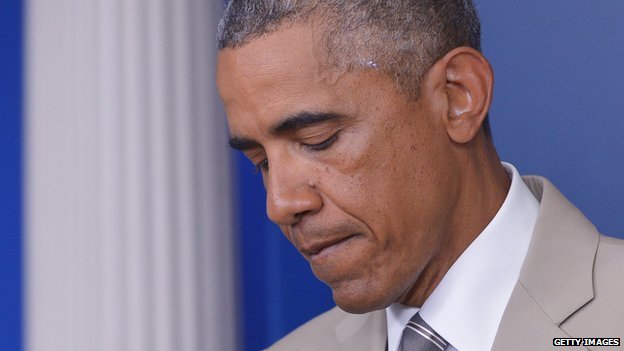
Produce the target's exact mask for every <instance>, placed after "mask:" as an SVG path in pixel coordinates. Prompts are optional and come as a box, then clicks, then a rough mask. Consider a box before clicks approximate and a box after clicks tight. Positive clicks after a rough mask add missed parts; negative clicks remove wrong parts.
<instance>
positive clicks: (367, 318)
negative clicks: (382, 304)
mask: <svg viewBox="0 0 624 351" xmlns="http://www.w3.org/2000/svg"><path fill="white" fill-rule="evenodd" d="M386 328H387V327H386V311H385V310H377V311H373V312H371V313H367V314H364V315H349V316H348V317H347V318H345V319H344V320H343V321H341V322H340V323H339V324H338V325H336V328H335V330H336V339H337V340H338V343H339V344H340V350H362V351H369V350H370V351H380V350H384V347H385V344H386V334H387V329H386Z"/></svg>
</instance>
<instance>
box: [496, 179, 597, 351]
mask: <svg viewBox="0 0 624 351" xmlns="http://www.w3.org/2000/svg"><path fill="white" fill-rule="evenodd" d="M524 181H525V183H526V184H527V186H528V187H529V188H530V189H531V191H532V192H533V194H534V195H535V196H536V197H537V199H538V200H540V209H539V214H538V217H537V221H536V223H535V227H534V230H533V238H532V239H531V244H530V246H529V251H528V253H527V257H526V258H525V260H524V263H523V266H522V270H521V272H520V278H519V280H518V283H517V284H516V286H515V288H514V291H513V293H512V295H511V298H510V300H509V303H508V305H507V307H506V309H505V313H504V314H503V318H502V320H501V323H500V325H499V329H498V333H497V335H496V339H495V341H494V346H493V348H492V349H493V350H520V349H524V350H542V349H551V348H552V347H553V346H552V338H554V337H568V335H567V334H565V332H564V331H562V330H561V329H560V328H559V326H560V325H561V323H563V322H564V321H565V320H566V319H567V318H568V317H569V316H570V315H572V314H573V313H574V312H576V311H577V310H578V309H579V308H581V307H582V306H583V305H585V304H586V303H588V302H589V301H591V300H592V299H593V297H594V292H593V291H594V290H593V273H592V272H593V264H594V257H595V255H596V250H597V247H598V238H599V235H598V232H597V231H596V228H595V227H594V226H593V225H592V224H591V223H590V222H589V221H588V220H587V219H586V218H585V217H584V216H583V214H582V213H581V212H580V211H579V210H578V209H576V208H575V207H574V206H573V205H572V204H570V203H569V202H568V201H567V200H566V199H565V197H564V196H563V195H562V194H561V193H560V192H559V191H558V190H557V189H556V188H555V187H554V186H553V185H552V184H551V183H550V182H549V181H548V180H546V179H544V178H538V177H525V178H524ZM514 345H515V346H514ZM578 350H582V348H578Z"/></svg>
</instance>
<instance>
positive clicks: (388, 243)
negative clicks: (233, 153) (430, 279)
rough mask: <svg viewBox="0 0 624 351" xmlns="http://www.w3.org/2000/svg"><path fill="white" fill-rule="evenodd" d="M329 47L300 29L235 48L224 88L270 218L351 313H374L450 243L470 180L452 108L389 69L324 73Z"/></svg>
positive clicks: (400, 296) (224, 71) (237, 138)
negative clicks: (455, 158) (454, 146)
mask: <svg viewBox="0 0 624 351" xmlns="http://www.w3.org/2000/svg"><path fill="white" fill-rule="evenodd" d="M320 48H321V46H320V45H319V43H318V40H317V39H316V37H315V35H314V34H313V31H312V30H311V29H310V27H307V26H305V25H294V26H292V27H289V28H287V29H282V30H280V31H277V32H274V33H272V34H269V35H266V36H264V37H261V38H259V39H255V40H253V41H252V42H250V43H248V44H246V45H244V46H242V47H240V48H236V49H224V50H222V51H221V53H220V54H219V63H218V69H217V72H218V78H217V84H218V87H219V90H220V93H221V96H222V98H223V101H224V104H225V107H226V112H227V117H228V122H229V127H230V132H231V136H232V138H233V140H232V144H233V145H234V146H235V147H237V148H240V149H242V150H243V151H244V153H245V155H246V156H247V157H248V158H249V159H250V160H251V161H252V162H253V163H254V164H256V165H259V166H260V168H261V171H262V177H263V180H264V185H265V187H266V191H267V212H268V216H269V218H270V219H271V220H272V221H273V222H275V223H276V224H278V225H279V226H280V228H281V230H282V231H283V233H284V235H285V236H286V237H287V238H288V240H290V242H292V243H293V245H294V246H295V247H296V248H297V249H298V250H299V251H300V252H301V253H302V255H303V256H304V257H305V258H306V259H307V260H308V262H309V263H310V265H311V267H312V270H313V271H314V273H315V275H316V276H317V277H318V278H319V279H321V280H322V281H324V282H326V283H327V284H328V285H329V286H330V287H331V288H332V290H333V294H334V299H335V301H336V303H337V304H338V305H339V306H340V307H342V308H343V309H345V310H347V311H351V312H365V311H370V310H373V309H378V308H383V307H385V306H387V305H389V304H390V303H393V302H402V301H404V300H405V299H407V298H408V296H409V294H410V292H412V291H413V289H414V288H413V286H414V285H415V283H416V281H417V280H418V278H419V276H420V274H421V272H422V271H423V269H425V267H427V266H428V265H432V264H434V262H435V260H436V259H437V255H438V253H439V251H440V249H441V247H443V244H445V240H446V239H447V232H448V225H450V221H449V219H450V217H451V212H452V211H453V208H452V207H453V206H449V205H448V204H453V203H455V202H456V201H455V199H454V196H455V194H456V189H457V187H458V184H457V181H456V180H457V177H456V175H455V174H454V173H455V172H454V171H453V166H452V164H453V163H452V161H451V160H450V159H449V157H448V155H449V151H448V150H449V147H450V146H449V141H448V136H447V135H446V134H445V129H444V126H443V122H442V118H441V117H440V116H444V115H445V113H446V111H445V105H444V104H443V103H440V101H443V100H441V99H440V96H437V95H436V93H435V89H424V90H423V91H422V93H421V97H420V98H419V99H418V101H413V99H410V98H408V97H406V96H405V95H403V94H402V93H401V92H400V91H399V90H398V89H397V87H396V86H395V83H394V82H393V81H392V79H391V78H390V77H389V76H388V75H386V74H385V73H383V72H381V71H376V70H373V69H357V70H353V71H349V72H332V71H331V70H328V69H324V68H322V66H323V65H322V62H323V61H322V57H324V55H322V50H321V49H320ZM371 59H373V60H374V58H371Z"/></svg>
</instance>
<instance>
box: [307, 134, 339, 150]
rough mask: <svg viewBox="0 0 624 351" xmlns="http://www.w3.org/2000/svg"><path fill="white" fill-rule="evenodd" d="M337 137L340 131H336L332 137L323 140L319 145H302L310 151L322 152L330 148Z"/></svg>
mask: <svg viewBox="0 0 624 351" xmlns="http://www.w3.org/2000/svg"><path fill="white" fill-rule="evenodd" d="M339 136H340V131H337V132H336V133H334V134H332V136H330V137H329V138H327V139H325V140H323V141H322V142H320V143H316V144H307V143H302V145H303V146H304V147H306V148H308V149H311V150H312V151H322V150H325V149H328V148H329V147H330V146H332V145H333V144H334V143H335V142H336V141H337V140H338V137H339Z"/></svg>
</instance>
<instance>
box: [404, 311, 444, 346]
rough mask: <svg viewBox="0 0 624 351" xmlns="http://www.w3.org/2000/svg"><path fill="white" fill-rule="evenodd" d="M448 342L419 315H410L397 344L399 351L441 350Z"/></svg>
mask: <svg viewBox="0 0 624 351" xmlns="http://www.w3.org/2000/svg"><path fill="white" fill-rule="evenodd" d="M447 345H448V343H447V342H446V340H444V339H443V338H442V337H441V336H440V335H438V333H436V332H435V331H434V330H433V328H431V327H430V326H429V325H428V324H427V323H425V321H424V320H423V319H422V318H421V317H420V315H419V314H418V313H416V314H415V315H414V317H412V318H411V319H410V320H409V322H407V325H406V326H405V329H404V330H403V336H402V338H401V344H400V345H399V350H400V351H443V350H445V349H446V346H447Z"/></svg>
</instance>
